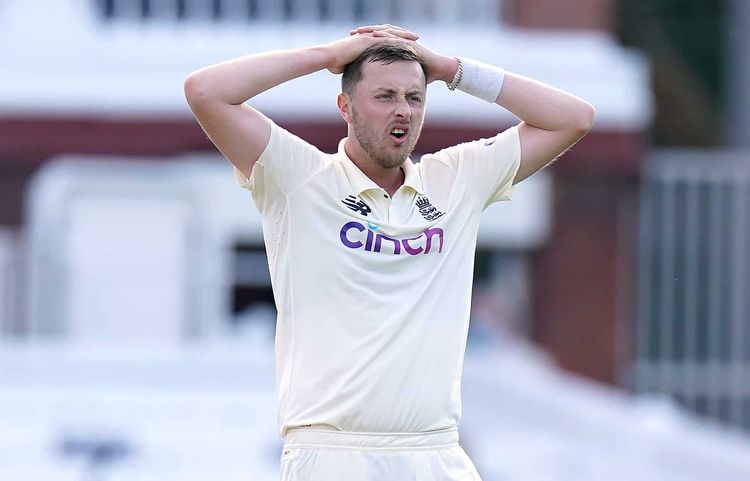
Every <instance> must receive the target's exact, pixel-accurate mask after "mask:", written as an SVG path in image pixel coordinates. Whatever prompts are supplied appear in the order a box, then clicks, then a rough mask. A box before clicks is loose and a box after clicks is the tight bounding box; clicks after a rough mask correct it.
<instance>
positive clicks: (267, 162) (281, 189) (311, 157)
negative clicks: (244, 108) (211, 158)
mask: <svg viewBox="0 0 750 481" xmlns="http://www.w3.org/2000/svg"><path fill="white" fill-rule="evenodd" d="M327 157H328V156H326V155H325V154H323V153H322V152H321V151H320V150H318V149H317V148H316V147H314V146H313V145H311V144H309V143H307V142H305V141H304V140H302V139H301V138H299V137H297V136H296V135H294V134H292V133H291V132H289V131H287V130H285V129H283V128H281V127H279V126H278V125H276V124H275V123H273V122H271V135H270V137H269V139H268V145H266V148H265V149H264V150H263V153H262V154H261V155H260V157H259V158H258V160H257V161H256V162H255V165H254V166H253V170H252V172H251V173H250V177H245V175H244V174H243V173H242V172H240V170H239V169H237V168H236V167H235V168H234V176H235V179H236V181H237V183H238V184H239V185H240V187H243V188H245V189H248V190H250V191H251V192H252V193H253V198H255V199H256V201H258V200H261V199H264V198H265V197H266V196H268V195H274V194H281V195H288V194H290V193H291V192H293V191H294V190H296V189H297V188H299V187H300V186H301V185H302V184H304V183H305V181H306V180H308V179H309V178H310V177H312V176H313V175H314V174H315V173H316V172H319V171H320V170H321V169H322V168H323V166H324V165H325V164H326V159H327Z"/></svg>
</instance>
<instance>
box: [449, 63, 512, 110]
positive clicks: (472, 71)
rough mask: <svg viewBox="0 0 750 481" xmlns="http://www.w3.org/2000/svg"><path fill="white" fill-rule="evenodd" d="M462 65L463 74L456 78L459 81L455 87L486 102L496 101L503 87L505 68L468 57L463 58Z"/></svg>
mask: <svg viewBox="0 0 750 481" xmlns="http://www.w3.org/2000/svg"><path fill="white" fill-rule="evenodd" d="M460 66H461V70H462V72H461V76H460V78H459V79H454V81H456V80H457V81H456V82H455V85H453V87H454V88H457V89H458V90H460V91H462V92H466V93H467V94H469V95H473V96H474V97H477V98H480V99H482V100H484V101H485V102H489V103H494V102H495V100H497V97H498V95H500V90H501V89H502V88H503V80H504V79H505V69H503V68H501V67H495V66H494V65H488V64H486V63H482V62H477V61H476V60H471V59H468V58H462V59H461V60H460ZM451 83H453V82H451Z"/></svg>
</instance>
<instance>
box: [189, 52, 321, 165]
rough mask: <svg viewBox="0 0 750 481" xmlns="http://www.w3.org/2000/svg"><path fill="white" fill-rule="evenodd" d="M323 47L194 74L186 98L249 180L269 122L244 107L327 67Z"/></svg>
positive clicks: (254, 57) (250, 58) (272, 54)
mask: <svg viewBox="0 0 750 481" xmlns="http://www.w3.org/2000/svg"><path fill="white" fill-rule="evenodd" d="M330 58H331V55H330V53H329V52H328V51H327V50H326V48H325V47H311V48H305V49H298V50H286V51H277V52H267V53H261V54H257V55H249V56H246V57H241V58H237V59H233V60H229V61H226V62H222V63H219V64H216V65H212V66H209V67H205V68H202V69H200V70H197V71H195V72H193V73H191V74H190V75H189V76H188V77H187V79H186V80H185V97H186V98H187V101H188V104H189V105H190V108H191V109H192V111H193V114H194V115H195V118H196V119H197V120H198V123H200V125H201V127H202V128H203V130H204V131H205V132H206V134H207V135H208V137H209V138H210V139H211V141H212V142H213V143H214V144H215V145H216V147H217V148H218V149H219V150H220V151H221V153H222V154H224V157H226V158H227V160H229V161H230V162H231V163H232V164H234V166H235V167H237V169H239V171H240V172H242V174H244V175H245V177H250V173H251V171H252V169H253V165H255V161H257V160H258V157H260V154H262V153H263V150H264V149H265V148H266V145H267V144H268V139H269V136H270V134H271V126H270V120H269V119H268V118H267V117H266V116H265V115H263V114H262V113H260V112H258V111H257V110H255V109H254V108H252V107H250V106H248V105H246V104H245V102H246V101H247V100H248V99H250V98H252V97H255V96H256V95H258V94H259V93H261V92H263V91H265V90H268V89H270V88H272V87H275V86H277V85H279V84H281V83H283V82H286V81H288V80H291V79H294V78H297V77H301V76H303V75H307V74H309V73H312V72H315V71H318V70H321V69H323V68H326V67H328V65H329V64H330V61H331V60H330Z"/></svg>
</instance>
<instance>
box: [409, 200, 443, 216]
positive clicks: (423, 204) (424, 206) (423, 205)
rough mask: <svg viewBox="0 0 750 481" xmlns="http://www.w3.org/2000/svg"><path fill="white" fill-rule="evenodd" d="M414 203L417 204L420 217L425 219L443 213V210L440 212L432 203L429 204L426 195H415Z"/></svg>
mask: <svg viewBox="0 0 750 481" xmlns="http://www.w3.org/2000/svg"><path fill="white" fill-rule="evenodd" d="M415 205H416V206H417V208H419V213H420V214H422V217H424V218H425V220H435V219H439V218H441V217H442V216H443V215H445V212H440V211H439V210H437V209H436V208H435V207H434V206H433V205H432V204H430V199H428V198H427V197H424V196H419V197H417V201H416V202H415Z"/></svg>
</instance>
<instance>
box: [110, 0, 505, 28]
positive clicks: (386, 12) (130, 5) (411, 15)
mask: <svg viewBox="0 0 750 481" xmlns="http://www.w3.org/2000/svg"><path fill="white" fill-rule="evenodd" d="M501 1H502V0H463V1H462V0H409V1H396V0H96V7H97V9H98V13H99V15H100V17H101V18H103V19H104V20H106V21H120V20H129V21H143V22H146V21H172V22H173V21H180V22H182V21H190V22H206V21H227V22H254V21H279V22H320V21H323V22H343V23H362V22H368V21H375V22H385V21H389V22H399V21H401V22H403V21H405V20H410V21H413V20H418V21H420V22H430V23H436V22H437V23H455V22H460V23H483V24H491V23H497V22H498V21H499V19H500V10H501V8H500V7H501Z"/></svg>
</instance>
